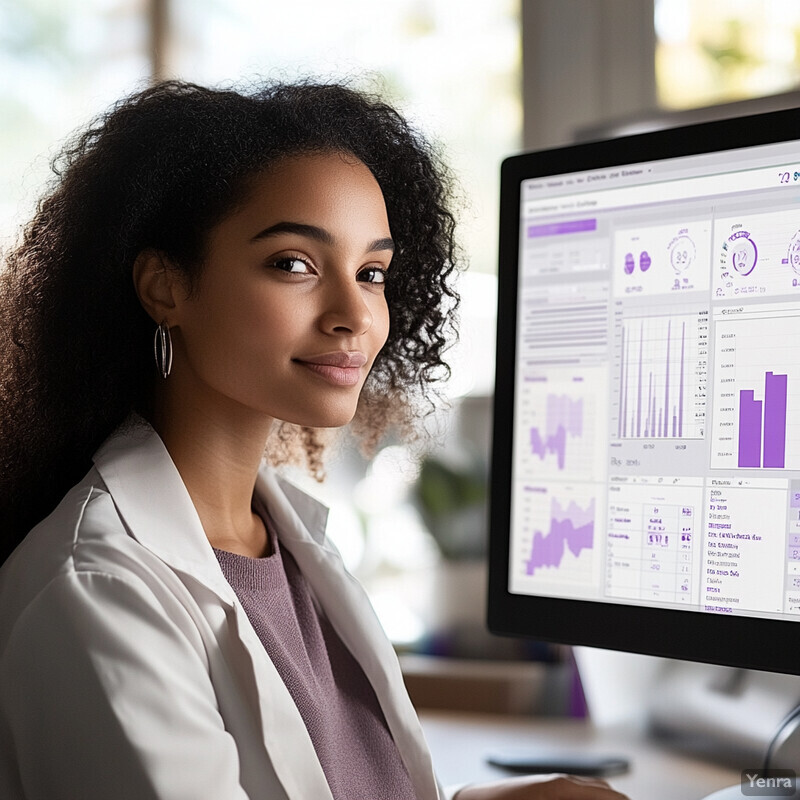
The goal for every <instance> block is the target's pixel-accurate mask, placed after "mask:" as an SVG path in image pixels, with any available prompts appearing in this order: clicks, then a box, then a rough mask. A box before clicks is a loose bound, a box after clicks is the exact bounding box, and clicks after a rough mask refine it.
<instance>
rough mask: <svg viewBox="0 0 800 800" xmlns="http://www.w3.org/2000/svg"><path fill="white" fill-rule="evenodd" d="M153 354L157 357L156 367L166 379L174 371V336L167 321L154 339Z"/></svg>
mask: <svg viewBox="0 0 800 800" xmlns="http://www.w3.org/2000/svg"><path fill="white" fill-rule="evenodd" d="M153 352H154V354H155V357H156V367H158V371H159V372H160V373H161V377H162V378H166V377H167V375H169V373H170V370H172V336H170V333H169V325H167V323H166V321H165V322H162V323H161V324H160V325H159V326H158V327H157V328H156V335H155V337H154V339H153Z"/></svg>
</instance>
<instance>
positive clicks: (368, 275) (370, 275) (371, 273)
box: [358, 267, 386, 283]
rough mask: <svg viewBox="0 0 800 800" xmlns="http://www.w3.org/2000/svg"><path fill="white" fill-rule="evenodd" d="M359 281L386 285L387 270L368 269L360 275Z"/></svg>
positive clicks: (378, 268) (363, 270)
mask: <svg viewBox="0 0 800 800" xmlns="http://www.w3.org/2000/svg"><path fill="white" fill-rule="evenodd" d="M358 279H359V280H361V281H366V282H367V283H386V270H385V269H381V268H380V267H367V268H366V269H362V270H361V272H359V273H358Z"/></svg>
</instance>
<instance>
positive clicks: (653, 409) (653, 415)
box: [650, 372, 661, 438]
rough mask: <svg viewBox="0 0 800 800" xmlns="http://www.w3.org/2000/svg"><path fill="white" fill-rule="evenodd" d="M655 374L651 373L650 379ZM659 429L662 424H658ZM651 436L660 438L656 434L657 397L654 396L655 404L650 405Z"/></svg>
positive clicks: (659, 411)
mask: <svg viewBox="0 0 800 800" xmlns="http://www.w3.org/2000/svg"><path fill="white" fill-rule="evenodd" d="M652 378H653V373H652V372H651V373H650V379H651V380H652ZM658 413H659V415H660V414H661V409H659V410H658ZM658 427H659V429H660V428H661V423H660V422H659V424H658ZM650 435H651V436H652V437H653V438H655V437H656V436H658V433H657V432H656V398H655V395H654V396H653V402H652V403H651V405H650Z"/></svg>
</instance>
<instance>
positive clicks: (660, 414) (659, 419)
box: [658, 408, 667, 435]
mask: <svg viewBox="0 0 800 800" xmlns="http://www.w3.org/2000/svg"><path fill="white" fill-rule="evenodd" d="M666 416H667V415H666V414H665V413H664V409H663V408H659V409H658V432H659V435H660V434H661V420H662V417H666Z"/></svg>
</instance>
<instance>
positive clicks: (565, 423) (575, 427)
mask: <svg viewBox="0 0 800 800" xmlns="http://www.w3.org/2000/svg"><path fill="white" fill-rule="evenodd" d="M567 434H569V435H570V436H582V435H583V400H581V399H578V400H573V399H571V398H570V397H567V395H559V394H548V395H547V425H546V428H545V433H544V435H542V433H541V431H540V430H539V428H531V452H532V453H533V455H535V456H538V457H539V458H540V459H541V460H542V461H544V458H545V456H547V454H548V453H554V454H555V455H556V456H557V458H558V468H559V469H564V466H565V460H566V455H567Z"/></svg>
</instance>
